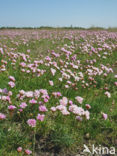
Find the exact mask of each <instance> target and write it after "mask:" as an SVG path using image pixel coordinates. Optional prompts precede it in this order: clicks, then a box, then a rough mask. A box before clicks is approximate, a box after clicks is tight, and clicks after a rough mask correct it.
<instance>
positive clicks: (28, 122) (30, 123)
mask: <svg viewBox="0 0 117 156" xmlns="http://www.w3.org/2000/svg"><path fill="white" fill-rule="evenodd" d="M27 124H28V125H29V126H30V127H36V120H35V119H28V121H27Z"/></svg>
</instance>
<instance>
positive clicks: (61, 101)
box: [60, 97, 68, 106]
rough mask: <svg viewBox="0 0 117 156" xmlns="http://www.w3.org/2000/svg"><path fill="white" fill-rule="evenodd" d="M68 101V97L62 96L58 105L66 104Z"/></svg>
mask: <svg viewBox="0 0 117 156" xmlns="http://www.w3.org/2000/svg"><path fill="white" fill-rule="evenodd" d="M67 103H68V99H67V98H66V97H63V98H62V99H61V100H60V105H64V106H66V105H67Z"/></svg>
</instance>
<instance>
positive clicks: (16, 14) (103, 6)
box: [0, 0, 117, 28]
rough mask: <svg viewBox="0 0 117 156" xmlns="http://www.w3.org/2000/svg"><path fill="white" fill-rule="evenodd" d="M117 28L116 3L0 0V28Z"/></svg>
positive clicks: (103, 0) (108, 0)
mask: <svg viewBox="0 0 117 156" xmlns="http://www.w3.org/2000/svg"><path fill="white" fill-rule="evenodd" d="M71 25H72V26H74V27H75V26H77V27H85V28H87V27H91V26H98V27H106V28H107V27H117V0H0V27H1V26H9V27H12V26H15V27H40V26H53V27H62V26H71Z"/></svg>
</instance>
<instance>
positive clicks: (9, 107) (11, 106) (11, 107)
mask: <svg viewBox="0 0 117 156" xmlns="http://www.w3.org/2000/svg"><path fill="white" fill-rule="evenodd" d="M8 109H9V110H11V111H12V110H14V109H16V107H15V106H14V105H10V106H8Z"/></svg>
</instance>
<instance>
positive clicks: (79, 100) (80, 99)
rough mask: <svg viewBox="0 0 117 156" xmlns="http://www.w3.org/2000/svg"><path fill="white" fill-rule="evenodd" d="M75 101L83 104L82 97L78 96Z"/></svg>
mask: <svg viewBox="0 0 117 156" xmlns="http://www.w3.org/2000/svg"><path fill="white" fill-rule="evenodd" d="M75 99H76V100H77V101H78V102H79V103H80V104H82V102H83V98H82V97H80V96H76V97H75Z"/></svg>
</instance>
